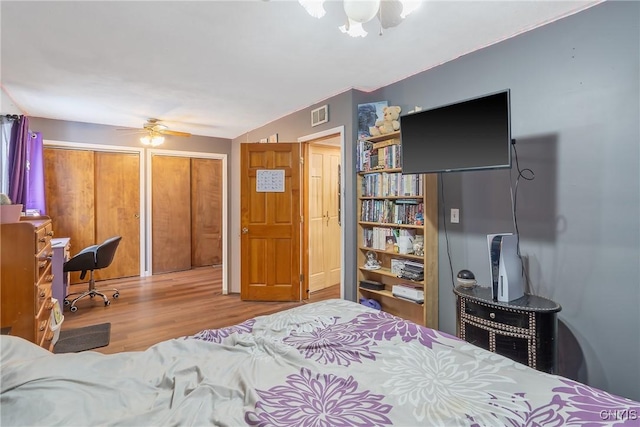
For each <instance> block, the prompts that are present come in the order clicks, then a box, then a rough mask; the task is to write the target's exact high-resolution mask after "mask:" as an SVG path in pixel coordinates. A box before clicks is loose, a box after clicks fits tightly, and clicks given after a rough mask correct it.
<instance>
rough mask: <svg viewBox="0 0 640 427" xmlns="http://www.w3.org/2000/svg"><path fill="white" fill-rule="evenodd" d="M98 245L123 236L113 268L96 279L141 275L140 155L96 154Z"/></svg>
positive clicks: (103, 271) (98, 271) (100, 273)
mask: <svg viewBox="0 0 640 427" xmlns="http://www.w3.org/2000/svg"><path fill="white" fill-rule="evenodd" d="M95 176H96V181H95V191H96V201H95V212H96V213H95V222H96V243H102V242H104V241H105V240H106V239H108V238H110V237H113V236H122V240H121V241H120V244H119V245H118V250H117V251H116V255H115V257H114V259H113V262H112V263H111V265H110V266H109V267H107V268H105V269H101V270H97V271H96V272H95V278H96V280H103V279H111V278H116V277H132V276H138V275H140V178H139V177H140V156H139V155H138V154H135V153H112V152H96V153H95Z"/></svg>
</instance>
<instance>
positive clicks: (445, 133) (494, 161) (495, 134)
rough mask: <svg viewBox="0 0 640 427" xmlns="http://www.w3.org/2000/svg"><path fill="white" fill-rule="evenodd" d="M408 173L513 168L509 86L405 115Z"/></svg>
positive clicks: (403, 130)
mask: <svg viewBox="0 0 640 427" xmlns="http://www.w3.org/2000/svg"><path fill="white" fill-rule="evenodd" d="M400 139H401V142H402V173H433V172H459V171H469V170H480V169H499V168H509V167H511V108H510V91H509V89H506V90H503V91H500V92H496V93H491V94H488V95H483V96H480V97H477V98H472V99H468V100H466V101H461V102H456V103H453V104H449V105H444V106H441V107H437V108H432V109H429V110H424V111H420V112H417V113H413V114H407V115H403V116H401V117H400Z"/></svg>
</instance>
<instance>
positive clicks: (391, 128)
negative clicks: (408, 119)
mask: <svg viewBox="0 0 640 427" xmlns="http://www.w3.org/2000/svg"><path fill="white" fill-rule="evenodd" d="M401 111H402V109H401V108H400V107H398V106H397V105H392V106H389V107H384V108H383V109H382V112H383V118H382V119H381V120H378V121H376V125H375V126H371V127H370V128H369V133H370V134H371V136H378V135H384V134H387V133H391V132H395V131H397V130H399V129H400V122H399V121H398V118H399V117H400V112H401Z"/></svg>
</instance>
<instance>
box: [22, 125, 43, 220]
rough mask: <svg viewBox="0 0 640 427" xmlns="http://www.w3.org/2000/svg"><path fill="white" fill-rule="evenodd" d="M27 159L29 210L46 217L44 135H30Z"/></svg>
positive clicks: (38, 133) (27, 204) (35, 133)
mask: <svg viewBox="0 0 640 427" xmlns="http://www.w3.org/2000/svg"><path fill="white" fill-rule="evenodd" d="M30 135H31V136H30V138H29V144H28V147H27V148H28V153H27V158H28V159H29V163H28V166H27V201H26V204H25V206H24V208H25V211H26V210H27V209H34V210H37V211H38V213H39V214H40V215H46V212H45V209H46V208H45V203H44V159H43V157H42V156H43V155H42V148H43V144H42V134H41V133H40V132H32V133H30Z"/></svg>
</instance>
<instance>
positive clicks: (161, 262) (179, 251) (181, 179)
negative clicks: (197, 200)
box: [151, 155, 191, 274]
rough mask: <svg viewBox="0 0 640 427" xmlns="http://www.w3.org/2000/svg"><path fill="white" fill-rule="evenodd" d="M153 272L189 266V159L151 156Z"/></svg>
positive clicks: (186, 268) (185, 268)
mask: <svg viewBox="0 0 640 427" xmlns="http://www.w3.org/2000/svg"><path fill="white" fill-rule="evenodd" d="M151 177H152V178H151V179H152V184H151V221H152V227H151V240H152V242H153V243H152V250H153V256H152V258H153V260H152V266H153V273H154V274H157V273H168V272H171V271H181V270H189V269H190V268H191V159H190V158H188V157H172V156H157V155H156V156H153V157H152V158H151Z"/></svg>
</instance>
